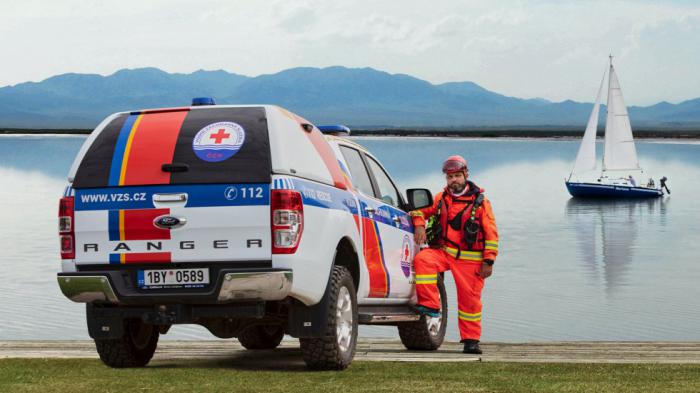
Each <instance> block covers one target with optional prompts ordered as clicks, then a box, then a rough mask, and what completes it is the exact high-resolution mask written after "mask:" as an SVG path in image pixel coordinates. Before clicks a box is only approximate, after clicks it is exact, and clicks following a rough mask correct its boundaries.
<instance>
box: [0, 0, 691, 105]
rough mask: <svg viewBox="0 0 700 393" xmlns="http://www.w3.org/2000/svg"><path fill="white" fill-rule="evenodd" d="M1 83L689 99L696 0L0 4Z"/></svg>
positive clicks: (640, 101)
mask: <svg viewBox="0 0 700 393" xmlns="http://www.w3.org/2000/svg"><path fill="white" fill-rule="evenodd" d="M0 51H1V52H0V53H2V55H1V56H0V64H1V66H0V67H1V68H0V70H1V72H0V86H7V85H15V84H17V83H22V82H26V81H41V80H43V79H46V78H48V77H50V76H53V75H57V74H63V73H69V72H75V73H94V74H101V75H109V74H112V73H114V72H115V71H117V70H119V69H122V68H139V67H158V68H160V69H162V70H165V71H168V72H178V73H190V72H193V71H196V70H199V69H205V70H217V69H223V70H225V71H228V72H234V73H237V74H243V75H248V76H257V75H261V74H271V73H276V72H279V71H282V70H285V69H288V68H293V67H328V66H334V65H341V66H346V67H372V68H375V69H378V70H382V71H386V72H389V73H392V74H394V73H398V74H409V75H412V76H415V77H417V78H420V79H424V80H427V81H429V82H431V83H435V84H437V83H444V82H455V81H472V82H475V83H477V84H479V85H481V86H483V87H485V88H487V89H489V90H492V91H495V92H498V93H501V94H505V95H509V96H514V97H520V98H535V97H541V98H545V99H548V100H552V101H562V100H565V99H573V100H575V101H582V102H592V101H593V100H594V99H595V95H596V90H597V87H598V83H599V81H600V78H601V76H602V74H603V71H604V70H605V68H606V64H607V61H608V54H610V53H612V54H613V55H614V59H613V62H614V64H615V66H616V69H617V72H618V77H619V79H620V83H621V85H622V89H623V92H624V95H625V100H626V102H627V103H628V104H629V105H651V104H654V103H657V102H660V101H669V102H672V103H678V102H681V101H683V100H687V99H692V98H697V97H700V77H698V75H697V72H698V70H700V0H675V1H648V0H636V1H613V0H608V1H597V0H578V1H566V0H560V1H554V0H532V1H524V0H523V1H517V0H489V1H487V0H482V1H468V0H461V1H460V0H443V1H440V0H433V1H425V0H421V1H414V0H398V1H384V0H351V1H346V0H335V1H324V0H294V1H291V0H286V1H284V0H279V1H278V0H268V1H253V0H249V1H248V0H223V1H219V0H199V1H191V0H188V1H178V0H149V1H141V0H139V1H131V0H121V1H87V0H80V1H74V0H52V1H35V0H23V1H16V0H0Z"/></svg>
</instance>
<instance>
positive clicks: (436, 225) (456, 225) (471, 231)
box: [426, 187, 484, 259]
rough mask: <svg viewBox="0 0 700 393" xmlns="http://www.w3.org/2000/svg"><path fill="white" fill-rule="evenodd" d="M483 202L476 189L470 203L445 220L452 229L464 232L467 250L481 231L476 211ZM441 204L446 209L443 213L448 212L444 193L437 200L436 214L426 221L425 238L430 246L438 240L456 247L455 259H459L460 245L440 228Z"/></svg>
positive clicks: (481, 195)
mask: <svg viewBox="0 0 700 393" xmlns="http://www.w3.org/2000/svg"><path fill="white" fill-rule="evenodd" d="M475 189H476V190H478V189H479V188H478V187H475ZM483 202H484V195H483V194H481V192H479V191H477V192H476V193H475V197H474V200H473V202H472V203H471V204H470V203H467V204H466V205H465V206H464V209H462V210H461V211H460V212H459V213H457V214H456V215H455V216H454V217H453V218H452V219H451V220H447V225H449V226H450V227H451V228H452V229H454V230H455V231H460V230H461V231H462V233H463V234H464V243H465V244H466V245H467V249H468V250H469V251H471V250H473V249H474V245H475V244H476V243H477V239H478V235H479V231H481V225H479V223H478V222H476V211H477V210H478V209H479V207H481V205H482V204H483ZM443 204H444V205H445V209H446V213H445V214H448V213H447V212H449V210H450V209H449V206H448V203H447V200H446V199H445V195H444V194H443V196H442V198H441V199H440V201H439V202H438V205H437V212H436V214H435V215H434V216H432V217H430V220H429V221H428V224H427V229H426V235H427V236H426V237H427V239H426V240H427V242H428V244H429V245H430V246H439V245H440V242H442V243H443V244H444V243H449V244H451V245H453V246H454V247H455V248H456V249H457V259H459V257H460V256H461V254H462V246H461V245H460V244H458V243H455V242H453V241H452V240H450V239H448V238H447V233H445V232H446V231H443V228H442V223H441V215H442V207H443V206H442V205H443ZM469 209H471V210H470V211H469V213H468V215H469V217H468V218H467V219H466V221H464V224H462V221H463V216H464V213H465V212H466V211H467V210H469ZM482 242H483V241H482ZM482 249H483V247H482Z"/></svg>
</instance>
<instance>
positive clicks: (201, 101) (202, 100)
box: [192, 97, 216, 106]
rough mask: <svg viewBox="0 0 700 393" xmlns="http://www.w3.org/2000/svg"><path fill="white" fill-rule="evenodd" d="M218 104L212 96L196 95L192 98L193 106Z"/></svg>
mask: <svg viewBox="0 0 700 393" xmlns="http://www.w3.org/2000/svg"><path fill="white" fill-rule="evenodd" d="M202 105H216V102H214V99H213V98H211V97H195V98H193V99H192V106H202Z"/></svg>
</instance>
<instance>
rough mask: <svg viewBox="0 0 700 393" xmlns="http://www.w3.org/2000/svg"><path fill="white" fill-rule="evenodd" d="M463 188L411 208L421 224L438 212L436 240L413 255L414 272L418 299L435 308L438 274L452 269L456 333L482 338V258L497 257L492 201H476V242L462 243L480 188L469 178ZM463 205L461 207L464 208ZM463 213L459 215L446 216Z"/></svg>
mask: <svg viewBox="0 0 700 393" xmlns="http://www.w3.org/2000/svg"><path fill="white" fill-rule="evenodd" d="M467 186H468V189H467V192H466V193H465V194H464V195H461V196H453V195H452V194H451V193H450V192H449V190H448V189H447V188H445V189H444V190H443V191H441V192H440V193H438V194H437V195H436V196H435V201H434V203H433V205H432V206H430V207H426V208H424V209H420V210H416V211H413V212H411V216H412V217H413V224H414V225H415V226H425V221H426V220H427V219H428V218H430V217H432V216H433V215H435V214H440V216H439V222H440V226H441V228H442V234H441V236H440V238H439V240H438V241H437V244H434V245H431V248H426V249H424V250H422V251H420V252H419V253H418V254H417V255H416V257H415V259H414V260H413V266H414V269H415V272H416V294H417V296H418V304H419V305H422V306H425V307H429V308H433V309H440V296H439V292H438V289H437V279H438V273H441V272H444V271H446V270H451V271H452V276H453V277H454V279H455V284H456V286H457V304H458V307H459V310H458V319H459V333H460V336H461V339H462V340H466V339H470V340H479V339H480V337H481V290H482V289H483V287H484V279H483V278H481V276H479V272H480V269H481V264H482V263H483V261H484V259H490V260H492V261H495V260H496V256H497V255H498V231H497V230H496V220H495V219H494V217H493V211H492V210H491V203H490V202H489V200H488V199H486V198H485V197H484V199H483V202H482V203H481V206H480V207H479V208H477V209H476V210H474V220H475V221H476V223H478V225H479V228H480V230H479V232H478V234H477V237H476V242H474V243H472V244H468V243H466V241H465V239H464V231H463V229H464V224H465V222H466V221H467V220H469V219H471V211H472V204H473V202H474V200H475V199H476V197H477V195H478V194H480V193H483V192H484V190H483V189H480V188H479V187H478V186H476V185H475V184H474V183H472V182H467ZM465 207H466V210H465ZM460 212H462V217H461V220H460V219H459V218H458V219H455V220H454V222H453V225H455V227H457V228H459V229H454V228H453V225H451V223H450V221H452V220H453V219H454V218H455V217H456V216H458V215H459V214H460Z"/></svg>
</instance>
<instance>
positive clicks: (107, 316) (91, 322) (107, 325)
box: [85, 303, 124, 340]
mask: <svg viewBox="0 0 700 393" xmlns="http://www.w3.org/2000/svg"><path fill="white" fill-rule="evenodd" d="M85 306H86V307H85V315H86V317H87V318H86V319H87V325H88V333H89V334H90V337H91V338H93V339H95V340H104V339H114V338H121V337H122V336H123V335H124V317H123V316H121V315H118V314H115V313H105V312H100V311H101V309H100V308H99V307H95V306H94V305H92V304H90V303H87V304H86V305H85Z"/></svg>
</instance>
